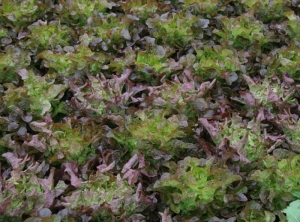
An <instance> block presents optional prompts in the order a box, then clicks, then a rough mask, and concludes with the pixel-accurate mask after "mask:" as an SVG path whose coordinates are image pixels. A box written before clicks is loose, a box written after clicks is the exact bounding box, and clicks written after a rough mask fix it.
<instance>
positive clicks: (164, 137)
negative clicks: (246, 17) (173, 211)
mask: <svg viewBox="0 0 300 222" xmlns="http://www.w3.org/2000/svg"><path fill="white" fill-rule="evenodd" d="M166 115H167V113H166V112H164V111H163V110H158V109H157V110H152V112H145V111H140V112H138V111H137V112H136V113H135V117H134V118H132V119H131V120H130V122H128V123H126V125H127V126H126V128H127V130H126V131H125V132H122V131H119V132H115V133H114V138H115V139H117V140H118V141H119V142H121V143H122V144H124V145H126V146H127V147H129V148H131V149H144V148H146V149H147V148H149V146H145V147H138V146H136V144H139V143H140V142H142V143H150V144H153V145H155V146H157V148H159V147H161V148H168V147H169V146H168V143H169V142H170V141H171V140H172V139H175V138H180V137H183V136H184V135H185V134H184V132H183V131H182V130H181V129H180V123H181V121H182V120H181V118H180V116H177V115H173V116H171V117H169V118H166V117H165V116H166ZM116 131H117V130H116ZM139 141H140V142H139ZM169 148H171V147H169Z"/></svg>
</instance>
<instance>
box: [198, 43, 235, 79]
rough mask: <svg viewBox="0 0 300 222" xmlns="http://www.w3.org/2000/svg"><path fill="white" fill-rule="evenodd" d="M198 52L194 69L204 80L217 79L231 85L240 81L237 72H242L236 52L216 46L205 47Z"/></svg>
mask: <svg viewBox="0 0 300 222" xmlns="http://www.w3.org/2000/svg"><path fill="white" fill-rule="evenodd" d="M196 52H197V57H196V58H197V59H196V62H195V63H194V65H193V68H194V70H195V72H196V73H197V74H198V75H199V76H200V77H201V78H202V79H203V80H209V79H214V78H217V79H219V80H222V79H224V80H226V81H227V82H228V83H230V84H231V82H234V81H236V80H237V79H238V76H237V74H236V72H239V71H241V66H240V61H239V58H238V56H237V55H236V51H235V50H230V49H227V48H224V47H222V46H220V45H215V46H204V47H203V49H199V50H196ZM230 84H229V85H230Z"/></svg>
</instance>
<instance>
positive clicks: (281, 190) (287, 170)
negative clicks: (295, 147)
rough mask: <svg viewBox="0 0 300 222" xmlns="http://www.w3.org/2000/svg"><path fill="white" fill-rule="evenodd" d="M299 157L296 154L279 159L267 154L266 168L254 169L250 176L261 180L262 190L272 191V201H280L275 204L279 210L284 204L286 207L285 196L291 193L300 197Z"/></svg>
mask: <svg viewBox="0 0 300 222" xmlns="http://www.w3.org/2000/svg"><path fill="white" fill-rule="evenodd" d="M299 158H300V156H299V155H295V156H294V157H291V158H284V159H281V160H278V159H276V158H274V157H273V156H269V155H268V156H265V157H264V158H263V163H264V169H263V170H256V171H254V172H253V173H252V175H251V177H250V180H254V181H257V182H259V187H260V191H261V192H262V191H264V190H267V191H269V192H270V194H269V197H270V198H271V199H270V200H269V201H270V202H273V201H272V200H273V199H274V200H275V199H276V200H277V201H278V202H276V204H274V205H273V207H274V208H275V209H277V210H281V209H282V206H283V207H286V202H285V201H284V198H288V197H289V196H291V195H292V196H294V197H298V198H299V192H300V190H299V189H300V188H299V184H298V181H299V177H300V174H299V170H298V167H299Z"/></svg>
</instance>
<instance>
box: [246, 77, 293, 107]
mask: <svg viewBox="0 0 300 222" xmlns="http://www.w3.org/2000/svg"><path fill="white" fill-rule="evenodd" d="M244 79H245V80H246V82H247V83H248V86H249V91H250V93H251V94H248V93H244V92H241V94H242V97H244V99H245V101H246V103H247V104H248V105H250V106H253V105H254V106H255V104H260V105H263V106H265V107H267V108H269V109H272V111H273V112H274V111H275V107H276V106H277V108H280V107H281V106H282V104H283V103H287V104H293V103H294V102H295V98H294V97H293V92H294V87H293V86H289V87H286V86H285V84H284V83H283V82H281V81H280V80H279V78H278V77H277V76H276V75H274V76H273V77H269V76H266V78H265V79H264V80H262V81H261V83H254V81H253V80H252V79H251V78H250V77H249V76H247V75H244ZM251 97H252V98H251ZM251 100H252V101H251ZM256 101H257V103H256ZM273 105H276V106H273Z"/></svg>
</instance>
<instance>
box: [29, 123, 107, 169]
mask: <svg viewBox="0 0 300 222" xmlns="http://www.w3.org/2000/svg"><path fill="white" fill-rule="evenodd" d="M30 127H31V128H32V130H34V131H36V132H38V133H39V134H38V136H37V137H32V138H31V140H30V141H29V142H28V143H27V142H26V143H25V145H26V146H27V147H30V146H32V145H36V147H37V144H40V146H39V147H40V149H39V151H40V152H43V153H45V155H46V156H47V157H48V158H49V161H50V162H51V163H54V164H58V163H60V162H63V161H66V160H67V161H70V162H72V161H76V163H78V164H79V165H80V164H83V163H85V161H86V159H87V158H88V157H90V156H92V155H93V154H94V153H95V147H94V146H93V144H94V142H96V141H98V139H99V138H100V136H101V129H99V127H94V128H93V127H92V126H91V125H90V123H89V122H88V123H82V121H76V120H74V119H66V122H65V123H53V124H51V122H50V123H48V124H46V123H44V122H38V121H33V122H31V123H30ZM96 129H98V131H96ZM93 130H95V131H93Z"/></svg>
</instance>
